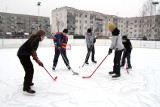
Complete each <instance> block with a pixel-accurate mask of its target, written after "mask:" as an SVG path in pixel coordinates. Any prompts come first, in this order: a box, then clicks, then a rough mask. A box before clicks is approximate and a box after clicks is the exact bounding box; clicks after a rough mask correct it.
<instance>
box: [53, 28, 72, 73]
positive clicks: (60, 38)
mask: <svg viewBox="0 0 160 107" xmlns="http://www.w3.org/2000/svg"><path fill="white" fill-rule="evenodd" d="M67 33H68V29H64V30H63V32H57V33H56V34H55V35H54V36H53V41H54V45H55V55H54V59H53V67H52V69H53V70H55V68H56V66H57V63H58V58H59V55H60V54H61V56H62V59H63V61H64V63H65V65H66V66H67V68H68V69H69V70H70V69H71V67H70V65H69V60H68V58H67V55H66V46H67V42H68V36H67Z"/></svg>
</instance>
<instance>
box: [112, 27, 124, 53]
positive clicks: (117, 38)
mask: <svg viewBox="0 0 160 107" xmlns="http://www.w3.org/2000/svg"><path fill="white" fill-rule="evenodd" d="M119 32H120V31H119V30H118V29H117V28H116V29H114V30H113V32H112V39H111V42H112V43H111V46H110V49H114V50H122V49H124V46H123V44H122V37H121V35H119Z"/></svg>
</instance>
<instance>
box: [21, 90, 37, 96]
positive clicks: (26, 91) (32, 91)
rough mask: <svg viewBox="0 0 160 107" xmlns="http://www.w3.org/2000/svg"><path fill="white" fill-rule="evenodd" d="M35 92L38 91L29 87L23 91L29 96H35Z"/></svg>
mask: <svg viewBox="0 0 160 107" xmlns="http://www.w3.org/2000/svg"><path fill="white" fill-rule="evenodd" d="M35 93H36V92H35V91H34V90H32V89H28V90H25V91H24V92H23V94H24V95H29V96H33V95H35Z"/></svg>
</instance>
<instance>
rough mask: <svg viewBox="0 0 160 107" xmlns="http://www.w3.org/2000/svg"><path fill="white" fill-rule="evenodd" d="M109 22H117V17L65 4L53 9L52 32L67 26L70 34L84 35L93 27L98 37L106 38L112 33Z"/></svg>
mask: <svg viewBox="0 0 160 107" xmlns="http://www.w3.org/2000/svg"><path fill="white" fill-rule="evenodd" d="M109 22H115V23H117V17H116V16H112V15H105V14H102V13H99V12H93V11H83V10H78V9H75V8H71V7H67V6H65V7H62V8H56V9H55V10H53V11H52V27H51V32H52V33H53V34H55V33H56V32H57V31H62V30H63V29H64V28H67V29H68V30H69V34H70V35H83V36H84V35H86V32H87V29H88V28H91V29H92V30H93V32H94V34H95V35H96V36H97V37H100V38H106V37H108V34H109V35H111V34H110V32H109V31H108V29H107V27H106V26H107V25H108V23H109Z"/></svg>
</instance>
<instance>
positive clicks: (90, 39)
mask: <svg viewBox="0 0 160 107" xmlns="http://www.w3.org/2000/svg"><path fill="white" fill-rule="evenodd" d="M85 39H86V45H87V55H86V58H85V63H86V64H89V63H88V59H89V57H90V53H92V56H91V60H92V62H93V63H97V61H95V58H94V55H95V48H94V43H95V42H96V37H95V36H94V35H93V33H92V29H90V28H89V29H87V35H86V36H85Z"/></svg>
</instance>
